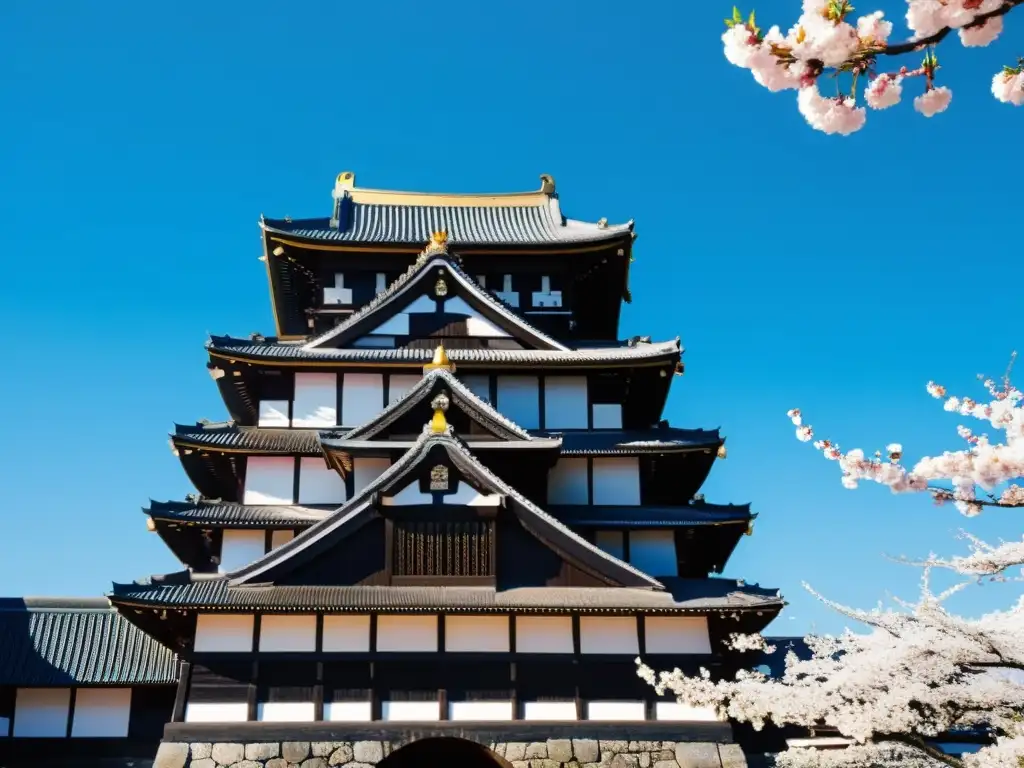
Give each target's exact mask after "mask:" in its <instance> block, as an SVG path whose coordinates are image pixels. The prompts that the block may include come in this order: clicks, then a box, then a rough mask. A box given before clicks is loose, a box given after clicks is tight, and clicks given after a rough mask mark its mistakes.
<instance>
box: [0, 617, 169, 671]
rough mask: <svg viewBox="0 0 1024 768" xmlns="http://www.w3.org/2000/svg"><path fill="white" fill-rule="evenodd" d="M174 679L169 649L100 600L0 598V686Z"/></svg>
mask: <svg viewBox="0 0 1024 768" xmlns="http://www.w3.org/2000/svg"><path fill="white" fill-rule="evenodd" d="M174 682H177V659H176V657H175V655H174V653H173V652H172V651H170V650H169V649H168V648H165V647H164V646H162V645H160V644H159V643H158V642H157V641H156V640H154V639H153V638H151V637H149V636H148V635H146V634H145V633H144V632H143V631H142V630H140V629H139V628H137V627H135V626H133V625H132V624H130V623H129V622H128V621H127V620H126V619H124V618H123V617H122V616H121V615H120V614H118V613H117V611H115V610H114V609H113V608H112V607H111V606H110V603H109V601H108V600H107V599H106V598H100V599H85V600H83V599H62V598H2V599H0V685H12V686H19V685H20V686H47V685H129V684H154V683H161V684H165V683H174Z"/></svg>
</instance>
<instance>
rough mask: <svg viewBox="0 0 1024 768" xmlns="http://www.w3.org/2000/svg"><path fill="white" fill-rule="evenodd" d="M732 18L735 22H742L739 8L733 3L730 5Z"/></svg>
mask: <svg viewBox="0 0 1024 768" xmlns="http://www.w3.org/2000/svg"><path fill="white" fill-rule="evenodd" d="M732 20H733V22H734V23H736V24H742V23H743V14H742V13H740V9H739V8H737V7H736V6H735V5H734V6H733V7H732Z"/></svg>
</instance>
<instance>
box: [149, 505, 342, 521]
mask: <svg viewBox="0 0 1024 768" xmlns="http://www.w3.org/2000/svg"><path fill="white" fill-rule="evenodd" d="M336 508H337V505H330V506H329V507H322V508H317V507H303V506H296V505H274V506H268V505H258V504H236V503H234V502H224V501H208V500H205V499H204V500H202V501H196V502H191V501H150V504H149V507H146V508H144V509H143V510H142V511H143V512H145V513H146V514H147V515H149V516H150V517H152V518H153V519H154V520H168V521H172V522H179V523H186V524H187V523H195V524H200V523H201V524H204V525H221V526H224V527H226V528H231V527H245V526H247V525H254V526H260V527H262V526H265V525H295V526H309V525H313V523H316V522H318V521H320V520H322V519H323V518H324V517H326V516H327V515H328V514H329V512H330V511H331V510H333V509H336Z"/></svg>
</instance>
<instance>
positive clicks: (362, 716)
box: [324, 701, 373, 723]
mask: <svg viewBox="0 0 1024 768" xmlns="http://www.w3.org/2000/svg"><path fill="white" fill-rule="evenodd" d="M324 720H326V721H329V722H333V723H368V722H370V721H371V720H373V709H372V707H371V704H370V702H368V701H325V702H324Z"/></svg>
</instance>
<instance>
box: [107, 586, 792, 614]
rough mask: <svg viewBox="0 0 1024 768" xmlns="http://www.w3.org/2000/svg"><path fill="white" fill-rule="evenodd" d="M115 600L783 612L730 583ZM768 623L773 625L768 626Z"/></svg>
mask: <svg viewBox="0 0 1024 768" xmlns="http://www.w3.org/2000/svg"><path fill="white" fill-rule="evenodd" d="M112 598H113V599H114V600H115V601H117V602H120V603H124V604H127V605H143V606H145V605H152V606H180V607H217V608H234V609H237V610H245V611H253V610H264V609H267V610H284V611H288V610H316V609H323V610H332V611H341V612H344V611H353V612H361V611H387V612H395V613H399V612H416V611H430V610H438V609H443V610H444V611H445V612H451V613H459V612H469V613H488V612H507V611H515V610H522V611H538V612H540V611H543V612H564V613H616V612H623V613H631V612H635V611H637V610H640V611H643V612H645V613H677V614H679V613H694V614H704V613H711V612H720V611H730V612H731V611H740V612H742V611H747V610H755V611H756V610H760V611H766V612H772V611H777V610H779V609H781V608H782V606H783V604H784V602H783V600H782V598H781V597H780V596H779V592H778V590H772V589H762V588H761V587H758V586H747V585H744V584H742V583H741V582H737V581H733V580H730V579H675V580H673V581H672V582H671V588H670V589H668V590H665V591H652V590H649V589H636V588H629V587H520V588H513V589H506V590H497V589H495V588H494V587H399V586H384V587H378V586H351V587H329V586H232V585H230V583H229V582H228V581H227V580H226V579H223V578H220V579H203V580H198V581H190V582H186V583H181V584H152V583H150V584H115V585H114V591H113V593H112ZM765 623H767V621H766V622H765Z"/></svg>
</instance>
